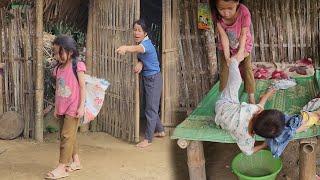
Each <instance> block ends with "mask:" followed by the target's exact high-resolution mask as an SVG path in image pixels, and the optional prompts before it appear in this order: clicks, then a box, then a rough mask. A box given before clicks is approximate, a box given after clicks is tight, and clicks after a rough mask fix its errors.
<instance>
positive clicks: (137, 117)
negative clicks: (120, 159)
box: [134, 0, 140, 142]
mask: <svg viewBox="0 0 320 180" xmlns="http://www.w3.org/2000/svg"><path fill="white" fill-rule="evenodd" d="M135 3H136V12H135V18H136V19H139V17H140V0H136V2H135ZM136 62H138V59H136ZM135 82H136V83H135V106H134V113H135V115H134V120H135V123H134V141H135V142H139V140H140V81H139V74H136V75H135Z"/></svg>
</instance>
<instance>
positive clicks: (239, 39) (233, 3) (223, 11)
mask: <svg viewBox="0 0 320 180" xmlns="http://www.w3.org/2000/svg"><path fill="white" fill-rule="evenodd" d="M210 6H211V11H212V16H213V19H214V20H215V22H216V23H217V29H218V34H219V41H218V49H219V50H220V53H219V54H223V55H221V56H220V59H221V62H220V91H222V90H223V89H224V88H225V86H226V83H227V80H228V66H229V64H230V59H231V58H232V57H233V58H235V59H237V60H243V59H244V60H243V61H242V62H241V63H240V66H239V67H240V69H241V71H242V77H243V80H244V85H245V89H246V92H247V93H248V95H249V103H253V104H254V103H255V99H254V92H255V80H254V76H253V72H252V65H251V50H252V47H253V38H252V35H251V32H250V25H251V15H250V12H249V10H248V8H247V7H246V6H245V5H243V4H241V1H240V0H210Z"/></svg>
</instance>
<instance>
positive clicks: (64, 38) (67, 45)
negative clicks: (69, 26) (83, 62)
mask: <svg viewBox="0 0 320 180" xmlns="http://www.w3.org/2000/svg"><path fill="white" fill-rule="evenodd" d="M52 44H53V45H57V46H59V55H60V56H61V55H62V53H63V51H66V52H67V53H70V52H72V55H71V57H72V58H77V57H79V52H78V50H77V43H76V41H75V40H74V39H73V38H72V37H70V36H68V35H58V36H57V37H56V38H55V39H54V40H53V42H52Z"/></svg>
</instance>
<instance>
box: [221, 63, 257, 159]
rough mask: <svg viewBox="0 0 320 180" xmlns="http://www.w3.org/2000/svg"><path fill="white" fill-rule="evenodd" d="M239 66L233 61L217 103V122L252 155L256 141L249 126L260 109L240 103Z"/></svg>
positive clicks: (241, 147) (253, 105) (245, 151)
mask: <svg viewBox="0 0 320 180" xmlns="http://www.w3.org/2000/svg"><path fill="white" fill-rule="evenodd" d="M238 66H239V63H238V62H237V61H236V60H235V59H232V60H231V63H230V66H229V76H228V82H227V85H226V87H225V89H224V90H223V91H222V93H221V97H220V99H219V100H218V101H217V103H216V108H215V111H216V117H215V122H216V124H217V125H220V126H221V128H222V129H225V130H227V131H228V132H229V133H230V135H231V136H232V137H233V138H234V139H235V141H236V142H237V145H238V146H239V148H240V150H241V151H242V152H243V153H245V154H246V155H251V154H252V153H253V147H254V142H255V140H254V138H253V137H252V136H251V135H250V134H249V132H248V125H249V122H250V120H251V118H252V117H253V115H254V114H255V113H256V112H257V111H259V109H260V108H259V106H257V105H255V104H247V103H245V102H243V103H240V102H239V89H240V86H241V82H242V79H241V75H240V71H239V67H238Z"/></svg>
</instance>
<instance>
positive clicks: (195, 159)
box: [187, 141, 206, 180]
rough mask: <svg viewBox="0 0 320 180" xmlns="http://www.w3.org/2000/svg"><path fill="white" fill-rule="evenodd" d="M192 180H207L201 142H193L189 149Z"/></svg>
mask: <svg viewBox="0 0 320 180" xmlns="http://www.w3.org/2000/svg"><path fill="white" fill-rule="evenodd" d="M187 156H188V167H189V177H190V180H206V169H205V159H204V153H203V145H202V142H201V141H191V142H190V144H189V146H188V147H187Z"/></svg>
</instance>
